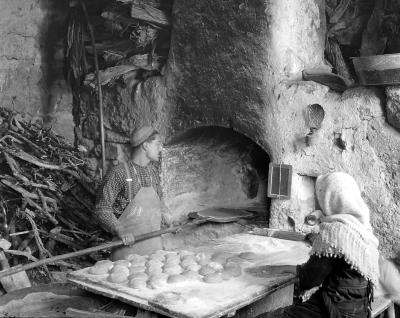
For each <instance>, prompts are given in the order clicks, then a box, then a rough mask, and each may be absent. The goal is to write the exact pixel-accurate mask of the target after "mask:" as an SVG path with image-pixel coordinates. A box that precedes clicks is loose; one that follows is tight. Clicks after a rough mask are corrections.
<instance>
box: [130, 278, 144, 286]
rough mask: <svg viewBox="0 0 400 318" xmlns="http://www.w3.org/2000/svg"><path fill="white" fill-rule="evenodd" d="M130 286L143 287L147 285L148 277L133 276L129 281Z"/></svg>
mask: <svg viewBox="0 0 400 318" xmlns="http://www.w3.org/2000/svg"><path fill="white" fill-rule="evenodd" d="M128 285H129V287H131V288H135V289H143V288H146V287H147V284H146V279H141V278H133V279H131V280H130V281H129V283H128Z"/></svg>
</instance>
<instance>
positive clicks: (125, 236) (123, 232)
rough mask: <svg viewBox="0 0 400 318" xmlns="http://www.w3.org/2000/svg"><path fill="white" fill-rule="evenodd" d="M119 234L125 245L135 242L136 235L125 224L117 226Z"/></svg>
mask: <svg viewBox="0 0 400 318" xmlns="http://www.w3.org/2000/svg"><path fill="white" fill-rule="evenodd" d="M117 235H118V237H119V238H120V239H121V240H122V242H123V243H124V245H133V244H134V243H135V236H134V235H133V233H132V232H131V231H128V230H127V229H126V228H125V227H124V225H123V224H119V225H118V226H117Z"/></svg>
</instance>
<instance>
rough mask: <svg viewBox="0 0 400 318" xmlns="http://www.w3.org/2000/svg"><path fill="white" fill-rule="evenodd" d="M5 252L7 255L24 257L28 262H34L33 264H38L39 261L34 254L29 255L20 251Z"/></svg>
mask: <svg viewBox="0 0 400 318" xmlns="http://www.w3.org/2000/svg"><path fill="white" fill-rule="evenodd" d="M3 252H4V253H6V254H11V255H18V256H24V257H26V258H27V259H28V260H30V261H33V262H37V261H38V259H37V258H36V257H35V256H33V255H32V254H30V253H27V252H23V251H18V250H4V251H3Z"/></svg>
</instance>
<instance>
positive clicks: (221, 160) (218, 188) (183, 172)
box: [162, 126, 270, 224]
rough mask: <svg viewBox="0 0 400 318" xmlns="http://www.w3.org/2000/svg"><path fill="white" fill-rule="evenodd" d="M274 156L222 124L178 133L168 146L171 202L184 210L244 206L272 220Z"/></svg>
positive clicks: (165, 169) (166, 183)
mask: <svg viewBox="0 0 400 318" xmlns="http://www.w3.org/2000/svg"><path fill="white" fill-rule="evenodd" d="M269 163H270V157H269V155H268V153H267V152H266V151H265V150H264V149H262V148H261V147H260V146H259V145H258V144H257V143H255V142H254V141H253V140H251V139H250V138H248V137H246V136H245V135H243V134H241V133H239V132H237V131H235V130H233V129H231V128H224V127H218V126H205V127H198V128H192V129H189V130H186V131H185V132H183V133H180V134H177V135H175V136H172V138H170V139H169V140H168V143H167V145H166V147H165V148H164V151H163V159H162V183H163V190H164V191H165V200H166V203H167V206H169V208H170V209H173V210H174V211H177V213H178V214H182V215H183V214H185V213H187V212H188V211H201V210H204V209H207V208H226V209H232V210H234V209H243V210H246V211H251V212H254V213H255V214H256V218H255V220H258V221H263V222H264V224H265V223H267V224H268V218H269V208H270V199H269V198H268V197H267V183H268V182H267V181H268V166H269Z"/></svg>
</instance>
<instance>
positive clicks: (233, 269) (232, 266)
mask: <svg viewBox="0 0 400 318" xmlns="http://www.w3.org/2000/svg"><path fill="white" fill-rule="evenodd" d="M224 272H226V273H228V274H229V275H231V276H233V277H239V276H240V275H242V268H241V266H240V265H239V264H237V263H227V264H226V265H225V267H224Z"/></svg>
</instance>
